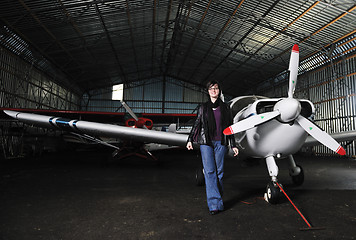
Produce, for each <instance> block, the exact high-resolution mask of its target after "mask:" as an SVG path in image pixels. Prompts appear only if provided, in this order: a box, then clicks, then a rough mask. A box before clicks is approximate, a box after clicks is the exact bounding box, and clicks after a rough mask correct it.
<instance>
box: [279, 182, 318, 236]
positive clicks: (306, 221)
mask: <svg viewBox="0 0 356 240" xmlns="http://www.w3.org/2000/svg"><path fill="white" fill-rule="evenodd" d="M276 184H277V186H278V187H279V189H281V191H282V192H283V193H284V195H285V196H286V197H287V198H288V200H289V202H290V203H291V204H292V205H293V207H294V208H295V210H297V212H298V213H299V215H300V216H301V217H302V218H303V220H304V221H305V223H306V224H307V225H308V227H309V228H310V229H311V228H312V226H311V225H310V223H309V222H308V220H307V219H306V218H305V217H304V215H303V214H302V213H301V212H300V211H299V209H298V208H297V207H296V206H295V205H294V203H293V202H292V200H291V199H290V198H289V197H288V195H287V193H286V192H285V191H284V190H283V188H282V187H281V186H280V185H279V184H278V183H277V182H276Z"/></svg>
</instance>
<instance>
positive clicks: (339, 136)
mask: <svg viewBox="0 0 356 240" xmlns="http://www.w3.org/2000/svg"><path fill="white" fill-rule="evenodd" d="M329 135H330V136H331V137H332V138H334V139H335V140H336V141H337V142H344V141H352V140H355V139H356V131H347V132H339V133H331V134H329ZM317 145H321V143H320V142H319V141H317V140H315V139H314V138H313V137H312V136H308V137H307V139H306V140H305V142H304V144H303V147H311V146H317Z"/></svg>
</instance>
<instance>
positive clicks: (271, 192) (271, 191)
mask: <svg viewBox="0 0 356 240" xmlns="http://www.w3.org/2000/svg"><path fill="white" fill-rule="evenodd" d="M266 192H267V199H268V202H269V203H271V204H276V203H277V202H278V199H279V193H280V190H279V188H278V187H275V186H274V184H273V182H269V183H268V184H267V188H266Z"/></svg>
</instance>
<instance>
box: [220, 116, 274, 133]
mask: <svg viewBox="0 0 356 240" xmlns="http://www.w3.org/2000/svg"><path fill="white" fill-rule="evenodd" d="M278 115H280V112H279V111H278V110H277V111H273V112H267V113H262V114H257V115H253V116H251V117H249V118H247V119H244V120H242V121H239V122H237V123H235V124H233V125H231V126H230V127H228V128H226V129H225V130H224V134H225V135H231V134H235V133H238V132H243V131H246V130H248V129H250V128H253V127H256V126H257V125H260V124H262V123H264V122H267V121H269V120H271V119H273V118H275V117H276V116H278Z"/></svg>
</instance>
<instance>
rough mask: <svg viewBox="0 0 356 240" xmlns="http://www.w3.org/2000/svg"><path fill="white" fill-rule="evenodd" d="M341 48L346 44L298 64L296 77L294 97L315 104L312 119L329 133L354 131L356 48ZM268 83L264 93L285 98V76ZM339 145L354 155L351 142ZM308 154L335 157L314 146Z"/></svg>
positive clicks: (355, 122) (355, 126) (286, 90)
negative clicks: (269, 86)
mask: <svg viewBox="0 0 356 240" xmlns="http://www.w3.org/2000/svg"><path fill="white" fill-rule="evenodd" d="M344 42H346V40H345V41H344ZM340 45H341V46H344V45H345V44H342V43H339V44H338V45H336V47H335V46H334V47H333V48H330V49H327V50H328V51H329V55H328V56H327V55H326V54H325V53H318V54H317V55H319V56H311V57H310V58H308V59H305V60H303V61H301V63H300V67H299V71H302V73H301V74H300V75H299V76H298V82H297V86H296V90H295V93H294V97H295V98H299V99H309V100H310V101H311V102H312V103H313V104H314V106H315V117H314V120H315V122H316V124H317V125H318V126H319V127H321V128H322V129H323V130H325V131H326V132H328V133H335V132H344V131H352V130H356V51H355V47H349V48H348V49H349V50H348V51H347V50H342V51H340V49H338V47H339V46H340ZM328 51H326V53H327V52H328ZM331 51H333V52H337V53H333V52H331ZM340 53H346V54H340ZM320 56H321V57H320ZM318 58H319V59H318ZM321 58H322V59H321ZM322 64H323V65H322ZM271 81H272V82H273V83H274V86H273V88H269V89H268V90H264V91H263V94H264V95H266V96H270V97H285V96H286V95H287V92H288V75H287V74H286V73H283V74H281V75H280V76H278V78H276V79H272V80H271ZM342 145H343V147H344V148H345V150H346V152H347V154H348V155H350V156H356V149H355V147H356V144H355V142H354V141H352V142H343V143H342ZM311 151H312V152H313V153H314V154H316V155H334V153H333V152H331V151H330V150H329V149H327V148H326V147H324V146H316V147H313V148H312V150H311Z"/></svg>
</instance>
